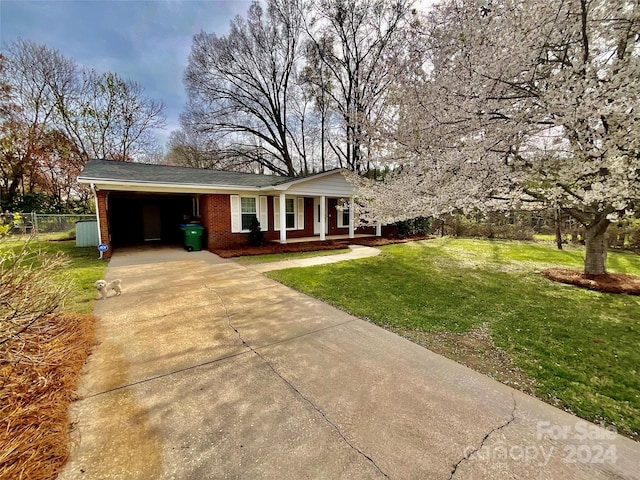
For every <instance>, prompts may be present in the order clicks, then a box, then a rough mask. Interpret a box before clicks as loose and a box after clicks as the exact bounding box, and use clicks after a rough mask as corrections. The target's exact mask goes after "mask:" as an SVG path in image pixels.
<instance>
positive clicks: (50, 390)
mask: <svg viewBox="0 0 640 480" xmlns="http://www.w3.org/2000/svg"><path fill="white" fill-rule="evenodd" d="M95 320H96V318H95V317H93V316H92V315H66V314H65V315H51V316H49V317H47V318H45V319H42V320H41V321H39V322H38V323H36V324H35V325H34V326H32V327H31V328H30V329H29V330H27V331H25V332H23V333H22V334H21V335H20V337H19V338H15V337H14V338H12V339H11V340H9V341H8V342H6V343H4V344H3V345H2V346H1V347H0V478H2V479H5V478H6V479H10V478H11V479H14V478H15V479H19V478H25V479H26V478H33V479H42V480H48V479H54V478H56V477H57V476H58V473H59V472H60V470H61V469H62V467H63V466H64V464H65V462H66V461H67V458H68V456H69V429H70V421H69V406H70V403H71V402H72V401H73V400H74V399H75V398H76V394H75V390H76V386H77V382H78V378H79V376H80V372H81V369H82V366H83V365H84V363H85V361H86V359H87V357H88V355H89V352H90V350H91V348H92V347H93V345H94V344H95V333H94V331H95V330H94V328H95Z"/></svg>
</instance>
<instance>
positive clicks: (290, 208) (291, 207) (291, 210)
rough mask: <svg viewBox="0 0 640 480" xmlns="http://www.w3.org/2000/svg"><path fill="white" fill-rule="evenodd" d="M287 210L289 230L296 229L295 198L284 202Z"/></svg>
mask: <svg viewBox="0 0 640 480" xmlns="http://www.w3.org/2000/svg"><path fill="white" fill-rule="evenodd" d="M284 206H285V210H286V219H287V228H296V201H295V198H286V199H285V200H284Z"/></svg>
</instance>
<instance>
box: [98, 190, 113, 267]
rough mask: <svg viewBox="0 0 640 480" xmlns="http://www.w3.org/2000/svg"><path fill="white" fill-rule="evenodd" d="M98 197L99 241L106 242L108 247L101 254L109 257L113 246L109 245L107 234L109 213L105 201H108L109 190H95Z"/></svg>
mask: <svg viewBox="0 0 640 480" xmlns="http://www.w3.org/2000/svg"><path fill="white" fill-rule="evenodd" d="M96 196H97V198H98V219H99V222H100V241H101V242H102V243H106V244H107V246H108V247H109V249H108V250H107V251H106V252H104V253H103V254H102V258H111V253H112V250H113V248H112V247H113V246H112V245H111V237H110V235H109V214H108V210H107V203H108V201H109V192H105V191H104V190H99V191H97V192H96Z"/></svg>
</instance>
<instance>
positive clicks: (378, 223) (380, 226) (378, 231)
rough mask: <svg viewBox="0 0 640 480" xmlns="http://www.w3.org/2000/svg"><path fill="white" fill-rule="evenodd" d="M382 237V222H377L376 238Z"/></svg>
mask: <svg viewBox="0 0 640 480" xmlns="http://www.w3.org/2000/svg"><path fill="white" fill-rule="evenodd" d="M381 236H382V224H381V223H380V222H376V237H381Z"/></svg>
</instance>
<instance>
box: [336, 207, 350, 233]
mask: <svg viewBox="0 0 640 480" xmlns="http://www.w3.org/2000/svg"><path fill="white" fill-rule="evenodd" d="M336 208H337V210H338V228H346V227H348V226H349V205H348V204H347V205H345V206H338V207H336Z"/></svg>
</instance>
